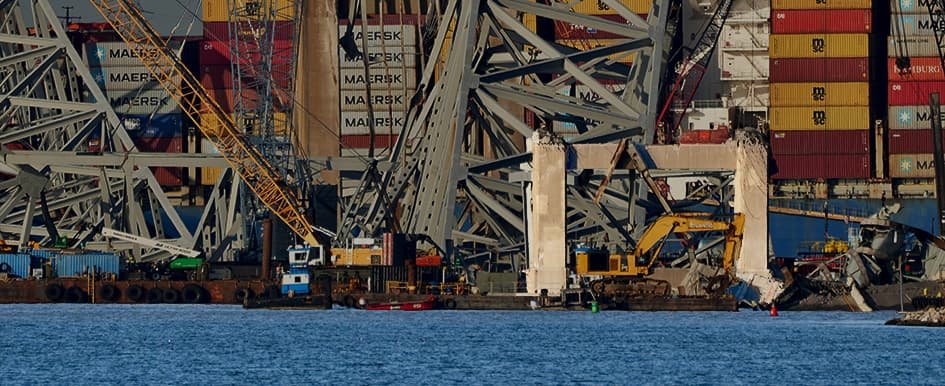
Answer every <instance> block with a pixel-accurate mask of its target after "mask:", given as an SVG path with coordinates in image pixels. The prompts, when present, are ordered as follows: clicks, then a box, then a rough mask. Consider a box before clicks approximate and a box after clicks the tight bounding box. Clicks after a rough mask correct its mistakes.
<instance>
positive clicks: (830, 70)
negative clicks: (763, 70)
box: [768, 58, 870, 83]
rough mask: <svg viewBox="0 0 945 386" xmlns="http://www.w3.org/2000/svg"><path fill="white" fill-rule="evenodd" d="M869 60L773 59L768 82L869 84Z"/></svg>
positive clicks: (769, 63)
mask: <svg viewBox="0 0 945 386" xmlns="http://www.w3.org/2000/svg"><path fill="white" fill-rule="evenodd" d="M869 70H870V65H869V58H826V59H825V58H797V59H793V58H792V59H771V60H770V61H769V62H768V81H770V82H771V83H777V82H785V83H789V82H867V81H869V80H870V72H869Z"/></svg>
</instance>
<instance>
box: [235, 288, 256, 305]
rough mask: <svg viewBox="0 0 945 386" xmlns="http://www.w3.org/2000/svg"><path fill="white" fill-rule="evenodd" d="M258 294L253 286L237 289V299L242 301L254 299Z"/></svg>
mask: <svg viewBox="0 0 945 386" xmlns="http://www.w3.org/2000/svg"><path fill="white" fill-rule="evenodd" d="M254 296H256V294H255V293H254V292H253V290H252V289H251V288H237V289H236V301H237V302H239V303H242V302H243V300H246V299H252V298H253V297H254Z"/></svg>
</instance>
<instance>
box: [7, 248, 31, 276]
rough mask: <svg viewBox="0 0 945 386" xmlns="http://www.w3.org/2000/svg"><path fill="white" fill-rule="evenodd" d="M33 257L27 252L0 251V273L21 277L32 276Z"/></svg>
mask: <svg viewBox="0 0 945 386" xmlns="http://www.w3.org/2000/svg"><path fill="white" fill-rule="evenodd" d="M32 261H33V258H32V256H30V255H29V254H25V253H0V273H6V274H10V275H13V276H16V277H20V278H27V277H30V268H32V264H31V263H32Z"/></svg>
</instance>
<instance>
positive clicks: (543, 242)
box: [525, 132, 568, 295]
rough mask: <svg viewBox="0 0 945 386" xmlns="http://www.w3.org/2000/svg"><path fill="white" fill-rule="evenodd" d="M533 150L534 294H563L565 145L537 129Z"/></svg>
mask: <svg viewBox="0 0 945 386" xmlns="http://www.w3.org/2000/svg"><path fill="white" fill-rule="evenodd" d="M528 143H529V146H530V147H531V151H532V181H531V191H530V196H531V197H530V198H531V199H530V200H529V202H528V205H530V218H529V221H528V271H527V275H526V279H525V281H526V288H527V289H528V293H530V294H533V295H534V294H538V293H540V291H541V290H543V289H546V290H548V294H549V295H559V294H560V293H561V289H562V288H564V287H565V285H566V284H567V277H568V275H567V267H566V266H565V262H566V259H567V250H566V248H567V243H566V242H565V231H566V229H565V225H566V218H565V211H566V210H567V205H566V203H565V183H566V175H565V168H566V165H565V161H566V152H565V145H564V143H563V142H561V140H560V139H558V138H552V137H545V136H543V135H541V134H540V132H535V134H534V135H533V136H532V138H531V139H529V141H528Z"/></svg>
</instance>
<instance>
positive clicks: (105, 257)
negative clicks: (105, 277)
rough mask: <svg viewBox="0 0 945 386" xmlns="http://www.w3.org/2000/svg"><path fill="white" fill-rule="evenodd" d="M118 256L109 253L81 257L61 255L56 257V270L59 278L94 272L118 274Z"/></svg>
mask: <svg viewBox="0 0 945 386" xmlns="http://www.w3.org/2000/svg"><path fill="white" fill-rule="evenodd" d="M119 261H120V259H119V258H118V255H113V254H109V253H88V254H81V255H59V256H58V257H56V262H55V270H56V275H58V276H59V277H70V276H82V275H84V274H86V273H89V272H92V270H93V268H94V271H95V272H96V273H113V274H116V275H117V274H118V270H119Z"/></svg>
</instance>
